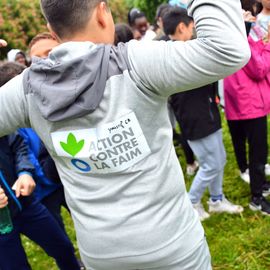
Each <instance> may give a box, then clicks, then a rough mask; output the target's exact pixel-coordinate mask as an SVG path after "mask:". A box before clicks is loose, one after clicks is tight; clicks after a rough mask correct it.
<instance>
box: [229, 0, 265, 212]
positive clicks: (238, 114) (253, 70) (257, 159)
mask: <svg viewBox="0 0 270 270" xmlns="http://www.w3.org/2000/svg"><path fill="white" fill-rule="evenodd" d="M264 2H265V1H264ZM268 2H269V1H268ZM269 32H270V29H269V27H268V37H267V38H266V39H265V41H263V40H258V41H255V40H254V39H253V38H252V36H249V38H248V42H249V45H250V49H251V59H250V61H249V63H248V64H247V65H246V66H245V67H244V68H243V69H241V70H240V71H238V72H237V73H235V74H233V75H231V76H229V77H228V78H226V79H225V80H224V93H225V113H226V117H227V120H228V125H229V129H230V133H231V136H232V141H233V146H234V151H235V155H236V159H237V162H238V166H239V168H240V170H241V173H242V174H243V173H247V174H248V178H246V179H245V178H244V180H245V181H246V182H248V183H249V182H250V189H251V201H250V204H249V206H250V209H252V210H253V211H260V212H262V213H263V214H265V215H270V202H269V201H268V200H266V199H265V198H264V197H266V196H268V195H269V194H270V183H269V182H267V181H266V177H265V170H267V167H265V164H266V162H267V154H268V143H267V115H268V114H269V113H270V84H269V82H270V43H269V37H270V34H269ZM246 142H248V146H249V152H248V162H247V158H246V150H245V149H246Z"/></svg>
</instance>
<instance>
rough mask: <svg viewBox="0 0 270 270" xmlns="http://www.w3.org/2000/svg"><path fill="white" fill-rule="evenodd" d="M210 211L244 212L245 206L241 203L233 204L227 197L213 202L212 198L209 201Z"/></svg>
mask: <svg viewBox="0 0 270 270" xmlns="http://www.w3.org/2000/svg"><path fill="white" fill-rule="evenodd" d="M208 205H209V212H210V213H223V212H225V213H229V214H239V213H241V212H243V210H244V208H243V207H242V206H241V205H237V204H233V203H231V202H230V201H228V200H227V199H226V198H225V197H223V199H222V200H218V201H215V202H213V201H212V200H211V199H210V200H209V201H208Z"/></svg>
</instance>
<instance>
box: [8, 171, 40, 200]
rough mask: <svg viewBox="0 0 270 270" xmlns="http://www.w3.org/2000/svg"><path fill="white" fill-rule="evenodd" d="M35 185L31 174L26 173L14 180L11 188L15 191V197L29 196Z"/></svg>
mask: <svg viewBox="0 0 270 270" xmlns="http://www.w3.org/2000/svg"><path fill="white" fill-rule="evenodd" d="M35 187H36V183H35V181H34V179H33V178H32V176H30V175H28V174H22V175H21V176H19V178H18V179H17V181H16V182H15V184H14V186H13V188H14V189H15V192H16V197H17V198H18V197H20V196H29V195H31V194H32V192H33V191H34V189H35Z"/></svg>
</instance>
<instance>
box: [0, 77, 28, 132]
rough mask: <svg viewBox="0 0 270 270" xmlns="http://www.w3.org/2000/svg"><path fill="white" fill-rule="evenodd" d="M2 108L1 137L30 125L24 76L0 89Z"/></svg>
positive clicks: (0, 106)
mask: <svg viewBox="0 0 270 270" xmlns="http://www.w3.org/2000/svg"><path fill="white" fill-rule="evenodd" d="M0 108H1V113H0V137H2V136H4V135H8V134H11V133H13V132H14V131H16V130H17V129H18V128H20V127H28V126H29V125H30V124H29V118H28V110H27V102H26V97H25V95H24V91H23V74H21V75H19V76H17V77H15V78H13V79H12V80H10V81H9V82H8V83H6V84H5V85H4V86H2V87H1V88H0Z"/></svg>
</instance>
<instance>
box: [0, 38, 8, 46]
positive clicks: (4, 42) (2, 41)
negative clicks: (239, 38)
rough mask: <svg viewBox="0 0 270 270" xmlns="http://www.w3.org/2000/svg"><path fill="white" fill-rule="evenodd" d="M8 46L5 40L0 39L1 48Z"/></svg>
mask: <svg viewBox="0 0 270 270" xmlns="http://www.w3.org/2000/svg"><path fill="white" fill-rule="evenodd" d="M6 46H7V42H6V41H5V40H3V39H0V48H1V47H6Z"/></svg>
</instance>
